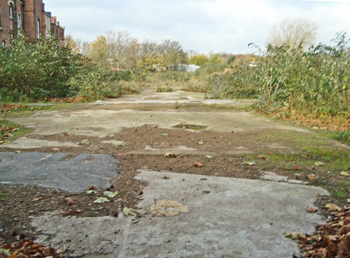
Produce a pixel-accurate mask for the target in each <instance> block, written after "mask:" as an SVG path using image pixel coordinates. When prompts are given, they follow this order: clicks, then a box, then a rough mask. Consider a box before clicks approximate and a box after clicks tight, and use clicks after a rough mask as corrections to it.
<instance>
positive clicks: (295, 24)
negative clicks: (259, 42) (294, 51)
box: [268, 19, 318, 49]
mask: <svg viewBox="0 0 350 258" xmlns="http://www.w3.org/2000/svg"><path fill="white" fill-rule="evenodd" d="M317 30H318V25H317V24H316V23H313V22H310V21H308V20H306V19H294V20H291V19H287V20H284V21H282V22H281V23H279V24H275V25H274V26H273V27H272V28H271V29H270V32H269V38H268V43H270V44H271V45H273V46H282V45H286V46H288V47H290V48H298V47H302V48H304V49H305V48H308V47H310V46H311V45H312V44H314V43H315V41H316V36H317Z"/></svg>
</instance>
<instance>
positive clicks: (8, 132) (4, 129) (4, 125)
mask: <svg viewBox="0 0 350 258" xmlns="http://www.w3.org/2000/svg"><path fill="white" fill-rule="evenodd" d="M29 132H31V129H28V128H25V127H23V126H20V125H17V124H14V123H12V122H9V121H7V120H0V146H1V145H2V144H4V143H7V142H9V141H14V140H16V139H17V138H18V137H21V136H22V135H24V134H27V133H29Z"/></svg>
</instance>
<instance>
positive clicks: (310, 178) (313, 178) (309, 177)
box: [307, 174, 316, 180]
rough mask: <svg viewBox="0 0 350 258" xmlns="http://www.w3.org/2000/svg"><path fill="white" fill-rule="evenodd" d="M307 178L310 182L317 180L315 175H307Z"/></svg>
mask: <svg viewBox="0 0 350 258" xmlns="http://www.w3.org/2000/svg"><path fill="white" fill-rule="evenodd" d="M307 178H308V179H309V180H315V179H316V175H315V174H310V175H307Z"/></svg>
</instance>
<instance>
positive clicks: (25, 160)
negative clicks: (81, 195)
mask: <svg viewBox="0 0 350 258" xmlns="http://www.w3.org/2000/svg"><path fill="white" fill-rule="evenodd" d="M67 155H68V154H65V153H57V154H51V153H41V152H27V153H20V154H17V153H13V152H0V183H2V184H23V185H39V186H43V187H48V188H57V189H62V190H65V191H68V192H84V191H85V189H86V188H87V187H88V186H90V185H96V186H99V187H109V186H110V185H111V183H112V182H113V180H114V179H115V178H116V177H117V176H118V174H117V167H118V164H119V161H118V160H116V159H115V158H114V157H112V156H109V155H103V154H100V155H96V156H92V155H90V154H80V155H78V156H76V157H74V158H72V159H71V160H68V161H61V160H62V159H64V158H65V157H66V156H67ZM92 158H93V159H92Z"/></svg>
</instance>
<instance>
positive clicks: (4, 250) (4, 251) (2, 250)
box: [0, 248, 11, 256]
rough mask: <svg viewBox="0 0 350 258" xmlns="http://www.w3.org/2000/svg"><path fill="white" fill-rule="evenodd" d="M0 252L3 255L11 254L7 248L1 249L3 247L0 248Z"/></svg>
mask: <svg viewBox="0 0 350 258" xmlns="http://www.w3.org/2000/svg"><path fill="white" fill-rule="evenodd" d="M0 253H4V254H5V255H7V256H10V255H11V252H10V251H9V250H7V249H3V248H0Z"/></svg>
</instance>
